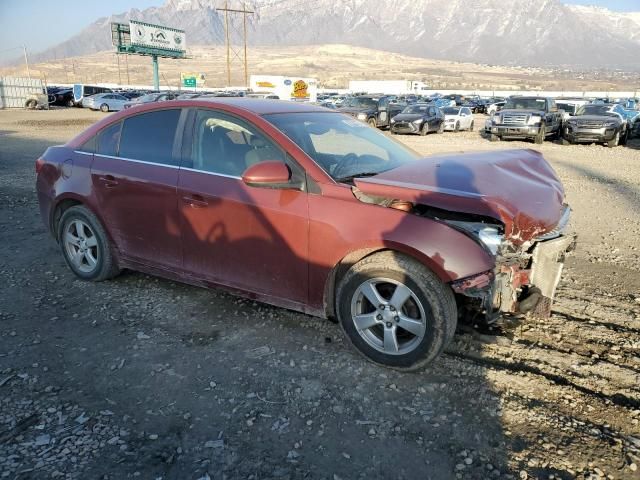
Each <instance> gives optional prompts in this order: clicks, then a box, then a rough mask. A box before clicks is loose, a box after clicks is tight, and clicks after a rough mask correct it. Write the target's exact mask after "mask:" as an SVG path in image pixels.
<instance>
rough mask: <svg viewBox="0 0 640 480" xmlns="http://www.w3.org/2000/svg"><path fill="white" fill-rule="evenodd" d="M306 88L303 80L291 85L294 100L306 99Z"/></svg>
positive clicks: (307, 94)
mask: <svg viewBox="0 0 640 480" xmlns="http://www.w3.org/2000/svg"><path fill="white" fill-rule="evenodd" d="M308 88H309V86H308V85H307V82H305V81H304V80H296V81H295V82H294V84H293V96H294V97H295V98H307V97H308V96H309V93H308V92H307V89H308Z"/></svg>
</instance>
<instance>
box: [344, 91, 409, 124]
mask: <svg viewBox="0 0 640 480" xmlns="http://www.w3.org/2000/svg"><path fill="white" fill-rule="evenodd" d="M394 99H395V97H391V96H388V95H383V96H369V95H359V96H357V97H350V98H348V99H346V100H345V101H344V103H342V105H340V107H339V111H340V112H343V113H348V114H350V115H351V116H353V117H356V118H357V119H358V120H360V121H362V122H366V123H368V124H369V125H370V126H372V127H374V128H376V127H377V128H386V127H389V126H391V119H392V118H393V117H395V116H396V115H398V114H399V113H400V112H402V110H404V108H405V107H406V104H403V103H396V102H392V101H391V100H394Z"/></svg>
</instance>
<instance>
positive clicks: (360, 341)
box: [36, 98, 574, 369]
mask: <svg viewBox="0 0 640 480" xmlns="http://www.w3.org/2000/svg"><path fill="white" fill-rule="evenodd" d="M36 170H37V173H38V176H37V191H38V198H39V201H40V209H41V212H42V217H43V219H44V222H45V224H46V226H47V228H48V229H49V230H50V231H51V233H52V234H53V236H54V238H55V239H56V241H57V242H58V243H59V244H60V246H61V249H62V253H63V255H64V257H65V259H66V261H67V263H68V265H69V268H71V270H72V271H73V272H74V273H75V274H76V275H77V276H78V277H80V278H82V279H85V280H92V281H100V280H105V279H108V278H112V277H114V276H116V275H117V274H118V273H119V272H120V271H121V269H123V268H129V269H133V270H139V271H143V272H147V273H150V274H154V275H159V276H163V277H167V278H172V279H177V280H180V281H184V282H187V283H190V284H194V285H200V286H205V287H213V286H223V287H226V288H229V289H231V290H233V291H235V292H237V293H239V294H241V295H245V296H247V297H250V298H253V299H258V300H261V301H264V302H267V303H271V304H274V305H279V306H283V307H287V308H292V309H295V310H299V311H301V312H305V313H308V314H312V315H319V316H323V317H329V318H337V319H338V320H339V322H340V324H341V325H342V328H343V329H344V331H345V333H346V335H347V336H348V338H349V339H350V341H351V342H352V343H353V344H354V345H355V347H356V348H357V349H358V350H359V351H360V352H361V353H363V354H364V355H366V356H367V357H368V358H369V359H371V360H373V361H374V362H377V363H379V364H383V365H387V366H391V367H395V368H399V369H415V368H419V367H421V366H423V365H426V364H427V363H428V362H430V361H431V360H433V359H434V358H436V357H437V356H438V354H440V353H441V352H442V350H443V348H444V347H445V346H446V345H447V343H448V342H449V341H450V340H451V338H452V336H453V333H454V331H455V328H456V323H457V320H458V317H459V316H462V315H473V316H475V317H476V318H485V319H487V320H488V321H492V320H493V319H495V318H496V317H497V316H499V315H500V314H501V313H525V312H530V311H537V312H539V313H548V311H549V306H550V302H551V300H552V299H553V297H554V294H555V289H556V285H557V283H558V281H559V277H560V273H561V270H562V264H563V260H564V254H565V252H566V251H568V250H569V249H570V248H571V246H572V245H573V243H574V237H573V236H570V235H569V236H568V235H565V234H564V229H565V226H566V224H567V221H568V218H569V208H568V207H567V206H566V205H565V202H564V192H563V189H562V185H561V184H560V182H559V180H558V178H557V177H556V175H555V173H554V172H553V170H552V169H551V167H550V166H549V164H548V163H547V162H546V161H545V160H544V159H543V158H542V156H541V155H540V154H539V153H537V152H535V151H532V150H510V151H501V152H491V153H481V154H466V155H450V156H433V157H427V158H421V157H420V155H418V154H416V153H415V152H413V151H411V150H409V149H407V148H406V147H404V146H402V145H401V144H399V143H397V142H395V141H394V140H392V139H390V138H389V137H387V136H385V135H384V134H382V133H380V132H379V131H377V130H376V129H373V128H370V127H369V126H367V125H365V124H363V123H361V122H358V121H356V120H354V119H352V118H351V117H349V116H346V115H343V114H341V113H337V112H335V111H330V110H327V109H323V108H320V107H314V106H311V105H305V104H297V103H293V102H279V101H273V100H269V101H265V100H253V99H237V98H234V99H222V98H216V99H212V100H199V99H197V100H184V101H172V102H162V103H156V104H150V105H145V106H140V107H136V108H132V109H128V110H126V111H124V112H119V113H116V114H113V115H110V116H109V117H107V118H105V119H103V120H102V121H100V122H98V123H96V124H95V125H93V126H92V127H90V128H89V129H88V130H86V131H85V132H83V133H82V134H80V135H78V136H77V137H76V138H74V139H73V140H71V141H70V142H68V143H67V144H66V145H63V146H56V147H51V148H49V149H47V151H46V152H45V154H44V155H43V156H42V158H39V159H38V160H37V162H36Z"/></svg>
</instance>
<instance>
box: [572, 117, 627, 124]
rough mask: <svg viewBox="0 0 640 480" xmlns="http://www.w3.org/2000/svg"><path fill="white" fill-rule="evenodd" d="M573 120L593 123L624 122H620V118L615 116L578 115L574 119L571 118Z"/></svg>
mask: <svg viewBox="0 0 640 480" xmlns="http://www.w3.org/2000/svg"><path fill="white" fill-rule="evenodd" d="M571 119H572V120H574V119H575V120H578V121H580V120H591V121H594V120H595V121H598V122H607V121H608V122H610V121H611V120H615V121H617V122H621V123H622V120H620V117H618V116H615V115H576V116H574V117H571Z"/></svg>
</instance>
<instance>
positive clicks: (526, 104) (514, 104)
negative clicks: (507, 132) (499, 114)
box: [504, 98, 546, 110]
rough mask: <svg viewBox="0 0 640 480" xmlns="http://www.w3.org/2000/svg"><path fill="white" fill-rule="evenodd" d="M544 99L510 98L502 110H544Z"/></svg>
mask: <svg viewBox="0 0 640 480" xmlns="http://www.w3.org/2000/svg"><path fill="white" fill-rule="evenodd" d="M545 103H546V101H545V99H544V98H510V99H509V100H507V103H506V104H505V106H504V108H505V109H506V110H544V106H545Z"/></svg>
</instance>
